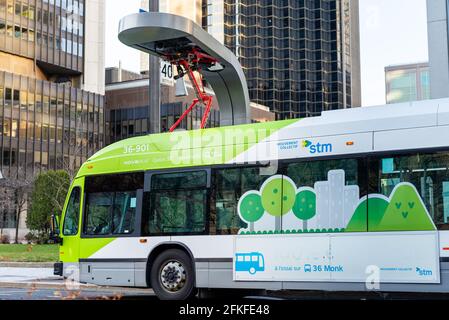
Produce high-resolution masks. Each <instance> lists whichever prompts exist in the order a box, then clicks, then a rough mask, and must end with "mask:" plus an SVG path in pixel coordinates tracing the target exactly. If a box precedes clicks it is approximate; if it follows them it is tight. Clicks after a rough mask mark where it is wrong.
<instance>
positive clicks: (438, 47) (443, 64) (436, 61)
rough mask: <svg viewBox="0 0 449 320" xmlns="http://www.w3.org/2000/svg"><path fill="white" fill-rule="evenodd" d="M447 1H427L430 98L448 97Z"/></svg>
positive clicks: (448, 4) (448, 36) (448, 45)
mask: <svg viewBox="0 0 449 320" xmlns="http://www.w3.org/2000/svg"><path fill="white" fill-rule="evenodd" d="M448 14H449V0H427V37H428V48H429V70H430V98H431V99H439V98H446V97H449V43H448V40H449V27H448V26H449V21H448Z"/></svg>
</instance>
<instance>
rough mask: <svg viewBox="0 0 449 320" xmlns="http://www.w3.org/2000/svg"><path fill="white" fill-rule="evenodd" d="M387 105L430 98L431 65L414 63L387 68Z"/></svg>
mask: <svg viewBox="0 0 449 320" xmlns="http://www.w3.org/2000/svg"><path fill="white" fill-rule="evenodd" d="M385 89H386V90H385V91H386V95H385V97H386V102H387V103H399V102H408V101H418V100H426V99H429V98H430V81H429V64H428V63H413V64H403V65H395V66H388V67H385Z"/></svg>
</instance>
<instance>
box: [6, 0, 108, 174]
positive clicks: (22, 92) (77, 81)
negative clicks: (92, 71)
mask: <svg viewBox="0 0 449 320" xmlns="http://www.w3.org/2000/svg"><path fill="white" fill-rule="evenodd" d="M85 15H86V6H85V1H84V0H20V1H19V0H0V170H1V172H2V173H3V175H4V176H6V177H9V178H19V179H25V178H32V177H33V176H34V175H35V174H37V173H39V172H40V171H41V170H47V169H53V170H55V169H66V170H72V171H75V170H76V169H77V168H78V167H79V166H80V165H81V163H82V162H84V161H85V160H87V158H88V157H89V156H90V155H92V154H93V153H94V152H95V151H97V150H98V149H100V148H101V147H102V146H103V145H104V110H103V105H104V96H103V95H102V94H100V93H92V92H87V91H85V90H83V74H84V52H85V47H84V43H85V42H86V40H85V29H86V26H85V23H84V21H85Z"/></svg>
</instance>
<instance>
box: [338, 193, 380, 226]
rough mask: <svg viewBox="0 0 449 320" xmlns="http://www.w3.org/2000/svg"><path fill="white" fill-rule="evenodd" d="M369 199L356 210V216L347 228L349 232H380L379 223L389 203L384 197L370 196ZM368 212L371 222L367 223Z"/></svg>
mask: <svg viewBox="0 0 449 320" xmlns="http://www.w3.org/2000/svg"><path fill="white" fill-rule="evenodd" d="M368 198H369V199H368V200H367V199H365V200H364V201H362V202H361V203H360V204H359V205H358V206H357V208H356V209H355V211H354V215H353V216H352V218H351V220H350V221H349V224H348V226H347V227H346V231H347V232H366V231H379V223H380V221H381V220H382V218H383V216H384V214H385V211H386V210H387V207H388V205H389V203H388V201H387V200H385V199H384V197H380V196H379V195H370V196H369V197H368ZM368 212H369V221H368V222H367V216H368ZM367 229H368V230H367Z"/></svg>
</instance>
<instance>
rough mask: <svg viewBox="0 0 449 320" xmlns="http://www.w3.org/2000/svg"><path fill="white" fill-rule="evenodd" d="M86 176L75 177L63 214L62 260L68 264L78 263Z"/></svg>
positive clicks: (60, 249)
mask: <svg viewBox="0 0 449 320" xmlns="http://www.w3.org/2000/svg"><path fill="white" fill-rule="evenodd" d="M83 186H84V178H83V177H82V178H78V179H75V180H74V181H73V183H72V186H71V188H70V190H69V193H68V195H69V196H68V199H67V200H66V203H65V206H64V210H63V214H61V229H60V230H61V238H62V244H61V246H60V247H59V257H60V260H61V261H62V262H63V263H64V264H65V265H66V264H70V263H78V259H79V242H80V232H81V212H82V203H83Z"/></svg>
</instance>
